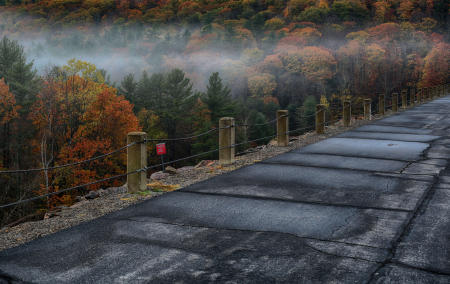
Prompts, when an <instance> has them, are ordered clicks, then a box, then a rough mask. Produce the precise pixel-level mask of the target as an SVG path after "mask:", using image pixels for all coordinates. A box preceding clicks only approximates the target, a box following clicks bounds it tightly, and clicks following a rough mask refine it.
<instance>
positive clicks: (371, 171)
mask: <svg viewBox="0 0 450 284" xmlns="http://www.w3.org/2000/svg"><path fill="white" fill-rule="evenodd" d="M408 163H411V164H413V163H415V162H408ZM259 164H265V165H279V166H293V167H307V168H322V169H330V170H338V171H339V170H342V171H352V172H368V173H373V174H374V175H380V174H404V175H411V176H436V174H414V173H402V171H403V170H406V167H408V166H410V165H411V164H408V165H407V166H405V168H403V169H401V170H400V171H393V172H385V171H373V170H362V169H353V168H335V167H327V166H315V165H300V164H293V163H287V162H286V163H284V162H266V161H261V162H259ZM392 178H401V177H395V176H392ZM403 179H408V178H405V177H404V178H403ZM411 180H412V179H411Z"/></svg>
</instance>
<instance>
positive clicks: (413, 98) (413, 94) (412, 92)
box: [409, 88, 416, 106]
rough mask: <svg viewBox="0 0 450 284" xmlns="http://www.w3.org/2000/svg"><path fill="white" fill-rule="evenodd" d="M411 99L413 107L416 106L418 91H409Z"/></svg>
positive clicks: (412, 89)
mask: <svg viewBox="0 0 450 284" xmlns="http://www.w3.org/2000/svg"><path fill="white" fill-rule="evenodd" d="M409 99H410V100H411V105H412V106H413V105H415V104H416V89H414V88H411V89H410V90H409Z"/></svg>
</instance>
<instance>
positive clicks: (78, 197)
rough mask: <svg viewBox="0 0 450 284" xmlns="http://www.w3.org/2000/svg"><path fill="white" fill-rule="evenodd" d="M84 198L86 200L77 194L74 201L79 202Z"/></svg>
mask: <svg viewBox="0 0 450 284" xmlns="http://www.w3.org/2000/svg"><path fill="white" fill-rule="evenodd" d="M84 200H86V198H85V197H84V196H77V197H75V201H76V202H81V201H84Z"/></svg>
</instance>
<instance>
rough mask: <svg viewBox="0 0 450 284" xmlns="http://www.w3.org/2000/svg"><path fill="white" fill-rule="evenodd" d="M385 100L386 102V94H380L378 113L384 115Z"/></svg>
mask: <svg viewBox="0 0 450 284" xmlns="http://www.w3.org/2000/svg"><path fill="white" fill-rule="evenodd" d="M384 102H385V95H384V94H380V95H379V96H378V113H379V114H381V115H384V112H385V106H384Z"/></svg>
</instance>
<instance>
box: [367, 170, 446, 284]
mask: <svg viewBox="0 0 450 284" xmlns="http://www.w3.org/2000/svg"><path fill="white" fill-rule="evenodd" d="M438 182H439V176H435V177H434V180H433V182H432V184H431V185H430V187H429V188H428V189H427V191H426V192H425V193H424V194H423V196H422V198H421V199H420V200H419V202H417V206H416V208H415V209H414V210H413V211H412V212H410V213H409V214H410V216H409V218H408V219H407V220H406V221H405V223H404V225H403V226H400V229H399V231H398V234H397V235H398V237H397V238H396V239H395V240H394V241H393V242H392V245H391V247H390V248H389V249H388V250H389V256H388V257H387V258H386V259H385V261H383V263H382V264H381V265H380V266H379V267H378V268H377V269H376V270H375V271H374V272H373V273H372V274H371V275H370V277H369V280H368V281H367V283H370V282H373V280H374V277H375V275H377V274H378V272H379V271H380V269H382V268H383V267H385V266H386V265H387V264H390V263H393V260H394V257H395V255H396V253H397V248H398V245H399V244H400V243H401V242H402V241H403V239H404V238H405V236H406V235H407V234H408V233H409V232H410V230H411V227H412V225H413V222H414V220H415V219H416V217H417V216H418V215H419V214H420V213H421V212H423V211H424V210H425V209H426V208H423V207H424V206H426V205H428V202H429V201H430V200H431V198H432V197H433V195H434V193H435V191H436V187H435V185H436V184H437V183H438Z"/></svg>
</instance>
